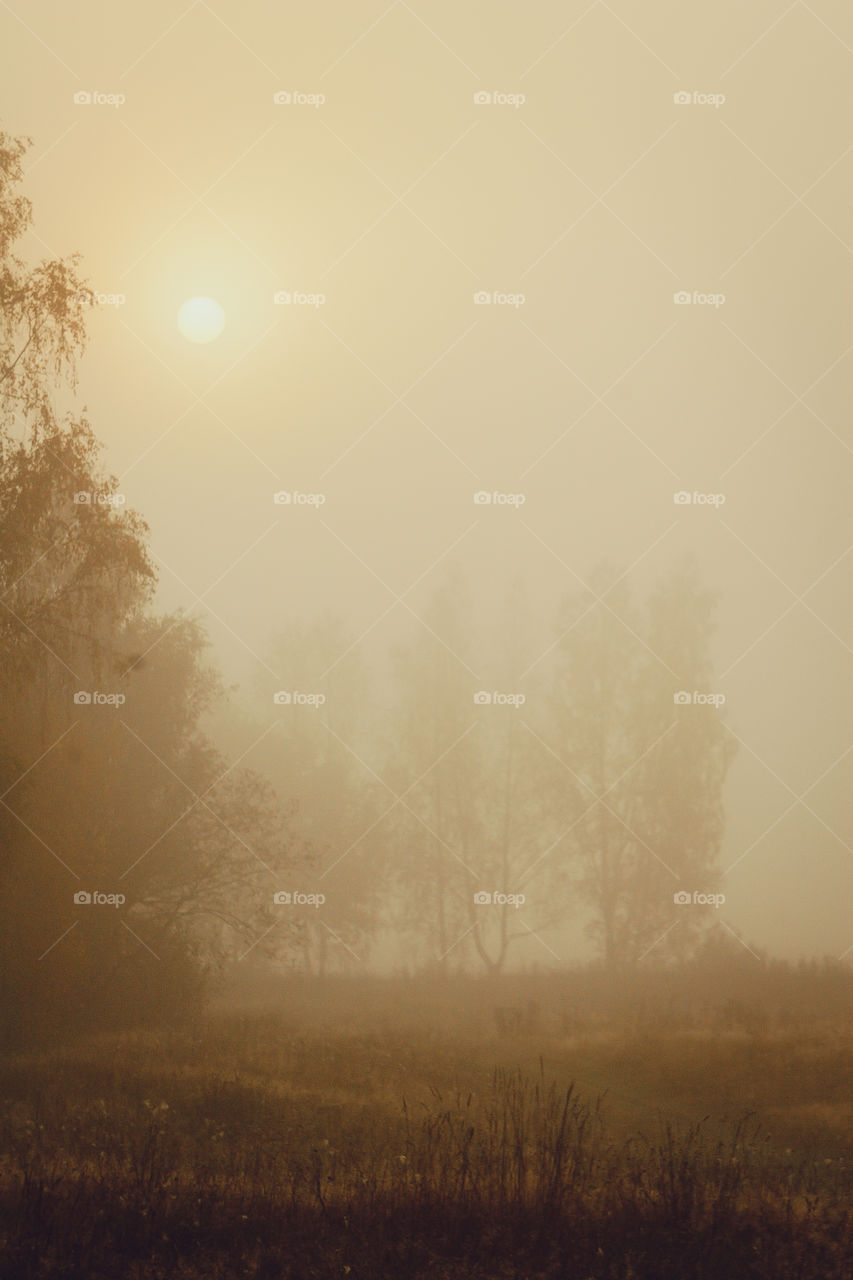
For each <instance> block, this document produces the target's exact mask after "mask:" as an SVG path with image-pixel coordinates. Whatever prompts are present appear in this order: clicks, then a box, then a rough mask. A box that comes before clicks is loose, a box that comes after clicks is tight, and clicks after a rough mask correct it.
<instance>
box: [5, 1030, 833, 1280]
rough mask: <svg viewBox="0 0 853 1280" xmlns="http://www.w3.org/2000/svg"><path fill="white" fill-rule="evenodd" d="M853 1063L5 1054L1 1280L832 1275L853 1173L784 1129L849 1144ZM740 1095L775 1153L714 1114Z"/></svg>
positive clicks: (630, 1051) (240, 1044) (337, 1045)
mask: <svg viewBox="0 0 853 1280" xmlns="http://www.w3.org/2000/svg"><path fill="white" fill-rule="evenodd" d="M850 1058H851V1048H850V1046H849V1045H847V1046H846V1048H845V1047H844V1046H843V1045H839V1044H838V1043H834V1044H830V1043H829V1042H827V1043H826V1044H824V1046H823V1049H816V1048H815V1044H814V1042H812V1041H811V1040H808V1041H807V1040H805V1039H802V1038H801V1039H797V1037H789V1039H788V1040H787V1041H784V1040H782V1039H780V1037H778V1036H775V1037H769V1038H764V1039H762V1038H753V1039H752V1040H749V1039H744V1038H741V1039H740V1040H736V1039H728V1040H719V1039H718V1040H716V1041H715V1040H706V1041H705V1042H701V1040H700V1039H699V1038H697V1037H696V1036H695V1035H693V1036H686V1035H675V1036H670V1037H666V1036H656V1037H654V1038H648V1037H647V1038H642V1037H640V1038H634V1039H629V1040H626V1039H617V1038H614V1037H613V1036H611V1037H610V1038H609V1039H606V1040H605V1039H602V1038H601V1037H599V1038H598V1040H597V1041H596V1042H593V1041H590V1042H583V1041H580V1042H577V1043H575V1044H574V1045H573V1046H572V1045H568V1044H566V1043H565V1042H564V1041H562V1040H559V1039H555V1038H554V1037H548V1036H543V1037H542V1038H541V1040H540V1041H539V1042H538V1043H527V1042H522V1041H512V1042H511V1043H509V1044H501V1043H499V1042H497V1041H496V1040H495V1039H494V1038H492V1039H485V1040H483V1039H479V1038H477V1037H475V1036H473V1035H471V1036H469V1037H467V1038H458V1037H457V1038H456V1039H454V1040H449V1039H446V1040H441V1039H440V1038H438V1037H437V1036H436V1034H435V1033H434V1032H432V1033H429V1034H424V1035H423V1036H422V1037H420V1038H419V1037H417V1036H413V1035H412V1034H411V1033H409V1032H405V1033H402V1032H393V1031H390V1030H386V1031H374V1032H369V1033H366V1032H364V1031H362V1032H361V1033H360V1034H355V1033H353V1032H347V1031H340V1030H338V1031H335V1030H332V1029H331V1028H329V1027H320V1026H317V1027H314V1028H313V1029H310V1030H303V1031H297V1030H295V1029H294V1028H293V1026H287V1025H286V1024H285V1023H284V1022H283V1021H282V1020H281V1019H280V1018H278V1017H275V1016H271V1015H266V1016H256V1017H253V1018H235V1017H231V1018H226V1017H220V1018H218V1019H215V1020H213V1021H211V1022H210V1023H209V1025H208V1026H207V1027H206V1028H204V1029H202V1030H200V1031H199V1033H198V1034H196V1035H194V1036H192V1035H188V1034H181V1033H177V1032H171V1033H151V1032H146V1033H139V1034H134V1035H125V1036H122V1037H120V1038H119V1037H116V1038H109V1037H101V1038H98V1039H93V1040H89V1041H88V1042H80V1043H79V1044H77V1045H75V1046H71V1047H68V1048H65V1049H64V1050H62V1051H58V1052H56V1053H53V1054H43V1055H40V1056H29V1057H23V1056H21V1057H11V1058H8V1059H7V1060H6V1062H5V1064H4V1066H3V1068H2V1073H0V1096H2V1098H3V1099H4V1100H5V1104H6V1105H5V1108H4V1110H5V1120H4V1126H3V1144H2V1145H3V1164H2V1201H0V1202H2V1210H3V1221H4V1223H5V1224H6V1225H5V1229H4V1235H3V1240H2V1252H0V1274H2V1275H3V1277H4V1280H6V1278H8V1280H24V1277H27V1280H29V1278H30V1277H41V1276H44V1277H57V1278H58V1277H68V1278H70V1277H87V1280H88V1278H91V1280H97V1278H98V1277H119V1276H121V1277H125V1276H128V1277H143V1276H144V1277H146V1278H151V1280H156V1278H159V1277H164V1278H165V1277H179V1278H186V1280H201V1277H204V1278H205V1280H217V1278H220V1277H221V1278H222V1280H224V1278H225V1277H237V1276H246V1277H257V1278H258V1280H262V1278H265V1280H274V1278H276V1277H289V1278H292V1280H296V1278H297V1277H301V1278H307V1277H318V1278H319V1277H323V1278H324V1280H325V1278H326V1277H332V1276H335V1277H341V1276H350V1277H370V1278H371V1280H383V1278H384V1277H394V1280H398V1278H399V1277H401V1276H405V1277H407V1278H409V1277H412V1278H414V1277H430V1278H433V1277H434V1278H436V1280H438V1278H439V1277H450V1276H469V1277H495V1278H496V1280H498V1278H503V1277H507V1278H508V1277H522V1276H524V1277H530V1278H531V1280H533V1278H534V1277H536V1278H541V1280H545V1278H546V1277H548V1278H550V1277H554V1278H555V1280H556V1277H560V1278H561V1280H563V1278H564V1277H571V1276H578V1277H579V1278H580V1280H592V1278H595V1280H598V1278H599V1277H602V1278H603V1277H614V1278H615V1277H620V1280H622V1278H626V1280H627V1278H628V1277H633V1280H645V1278H646V1277H648V1278H649V1280H651V1278H652V1277H654V1280H663V1278H665V1277H673V1278H675V1277H678V1278H679V1280H681V1277H704V1278H707V1280H711V1278H712V1277H718V1276H719V1277H723V1276H725V1277H727V1280H728V1278H729V1277H738V1278H740V1277H743V1278H748V1277H755V1278H756V1280H758V1278H764V1277H771V1276H772V1277H773V1280H785V1277H794V1276H796V1277H799V1278H801V1280H812V1278H814V1280H818V1278H819V1280H834V1278H837V1280H842V1277H844V1278H845V1280H846V1278H847V1277H849V1276H850V1275H851V1274H853V1245H851V1232H850V1223H851V1218H850V1210H849V1208H848V1205H849V1202H850V1179H849V1175H848V1174H847V1172H846V1169H847V1165H846V1163H845V1161H844V1159H843V1158H842V1157H841V1156H839V1155H835V1156H833V1157H826V1156H823V1155H820V1154H818V1153H817V1152H816V1151H815V1150H808V1149H806V1148H804V1146H803V1145H802V1143H801V1142H799V1141H797V1140H795V1138H794V1137H793V1136H792V1135H795V1134H798V1133H799V1134H801V1136H804V1137H806V1139H807V1143H810V1142H811V1140H812V1137H813V1131H814V1130H816V1128H817V1127H818V1122H819V1127H820V1132H821V1135H822V1140H823V1141H826V1140H828V1137H827V1135H828V1134H832V1135H833V1136H832V1141H835V1142H836V1145H841V1146H843V1144H844V1142H845V1141H846V1140H847V1137H848V1136H849V1124H850V1108H849V1104H847V1103H846V1100H845V1098H844V1094H845V1090H846V1088H847V1082H849V1078H850V1075H849V1072H850ZM496 1059H498V1062H497V1065H495V1062H496ZM804 1062H809V1063H810V1069H811V1077H810V1079H811V1089H812V1092H814V1090H815V1089H816V1088H820V1089H821V1090H822V1091H823V1096H824V1099H825V1102H824V1103H823V1104H822V1105H823V1107H824V1110H823V1111H819V1110H816V1109H815V1108H816V1107H817V1106H818V1103H817V1101H816V1099H815V1098H813V1097H812V1098H809V1097H807V1096H806V1095H808V1093H809V1084H808V1079H806V1078H803V1063H804ZM573 1077H574V1078H576V1079H577V1080H578V1081H583V1083H580V1084H579V1083H573ZM738 1080H740V1084H741V1094H742V1093H743V1092H744V1081H752V1082H753V1085H754V1090H755V1091H757V1092H760V1094H761V1097H760V1098H759V1100H758V1101H759V1106H758V1107H757V1108H755V1107H753V1108H750V1109H752V1110H756V1109H757V1110H759V1112H760V1111H761V1110H762V1108H764V1110H766V1111H767V1112H768V1113H772V1114H773V1117H774V1120H775V1125H774V1132H773V1133H771V1134H770V1135H769V1136H768V1134H767V1133H766V1132H765V1131H764V1129H763V1127H762V1125H761V1122H760V1119H759V1118H756V1117H752V1118H744V1117H743V1115H742V1112H743V1110H744V1109H745V1108H744V1107H743V1105H742V1099H741V1100H740V1104H739V1106H738V1108H737V1109H734V1110H733V1109H732V1108H731V1106H730V1102H731V1100H732V1099H731V1097H730V1094H731V1093H732V1092H736V1086H737V1081H738ZM596 1083H597V1084H598V1088H599V1090H600V1089H602V1088H605V1087H607V1088H609V1090H610V1092H609V1094H608V1096H607V1097H606V1098H605V1101H604V1102H603V1103H602V1102H601V1100H600V1099H598V1098H597V1097H596V1090H595V1088H590V1087H589V1086H590V1085H595V1084H596ZM794 1086H796V1087H795V1088H794ZM786 1088H791V1089H794V1092H795V1093H796V1097H794V1098H793V1099H792V1106H791V1108H790V1109H788V1108H787V1107H786V1105H783V1102H784V1100H785V1099H786V1097H787V1094H786V1092H785V1089H786ZM697 1103H699V1104H701V1105H699V1106H698V1109H697V1106H696V1104H697ZM635 1104H636V1105H635ZM658 1106H661V1113H660V1114H659V1115H658V1114H656V1111H657V1109H658ZM774 1109H775V1111H774ZM738 1111H739V1112H740V1113H741V1114H740V1118H738ZM667 1113H669V1118H667ZM673 1117H675V1118H673ZM727 1117H728V1118H727ZM835 1122H837V1125H836V1127H835V1128H833V1124H835Z"/></svg>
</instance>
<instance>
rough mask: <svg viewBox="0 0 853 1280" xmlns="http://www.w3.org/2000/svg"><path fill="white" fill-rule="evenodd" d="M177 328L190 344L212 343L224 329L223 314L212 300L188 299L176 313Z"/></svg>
mask: <svg viewBox="0 0 853 1280" xmlns="http://www.w3.org/2000/svg"><path fill="white" fill-rule="evenodd" d="M178 328H179V329H180V331H181V333H182V334H183V335H184V337H185V338H188V339H189V341H190V342H213V340H214V338H218V337H219V335H220V333H221V332H222V330H223V329H224V328H225V312H224V311H223V310H222V308H221V307H220V305H219V303H218V302H217V301H216V300H215V299H214V298H189V299H188V300H187V301H186V302H185V303H184V305H183V306H182V307H181V309H180V311H179V312H178Z"/></svg>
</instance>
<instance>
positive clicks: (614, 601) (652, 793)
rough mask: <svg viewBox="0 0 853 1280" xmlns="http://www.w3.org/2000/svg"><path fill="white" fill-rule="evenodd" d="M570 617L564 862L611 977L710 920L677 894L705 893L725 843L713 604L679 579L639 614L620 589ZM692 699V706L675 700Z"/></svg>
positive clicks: (681, 945) (561, 683)
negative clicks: (696, 699) (680, 902)
mask: <svg viewBox="0 0 853 1280" xmlns="http://www.w3.org/2000/svg"><path fill="white" fill-rule="evenodd" d="M609 580H611V575H609V574H607V572H606V571H604V570H601V571H599V573H598V574H597V576H596V579H595V582H594V583H593V587H594V591H593V592H582V593H580V594H578V595H577V596H575V597H574V598H572V599H570V600H568V601H567V602H566V604H565V607H564V610H563V614H562V617H561V618H560V622H559V630H560V633H561V634H562V639H561V640H560V643H559V644H558V646H557V649H556V659H557V675H556V687H555V701H554V714H553V718H552V732H553V746H554V749H555V751H556V753H557V755H558V756H559V758H560V759H561V760H562V761H563V763H564V764H565V765H566V766H567V769H566V771H565V772H564V774H563V777H562V783H561V792H562V794H561V797H560V800H561V804H562V805H563V807H564V805H565V800H566V798H567V797H568V799H569V802H570V803H569V811H570V812H572V813H573V814H574V821H573V824H572V826H571V829H570V831H569V834H568V835H567V837H566V843H565V847H564V848H563V850H562V854H561V856H562V857H563V858H564V860H565V861H566V865H567V866H568V867H570V868H571V869H572V874H573V876H574V879H575V881H576V884H577V888H578V891H579V893H580V895H581V897H582V899H583V900H584V901H585V902H586V904H587V906H588V907H589V908H591V910H592V915H593V919H592V922H591V925H590V929H591V932H592V935H593V936H594V937H595V939H596V940H597V942H598V944H599V946H600V948H601V952H602V955H603V957H604V959H605V961H606V962H607V964H608V965H609V966H611V967H618V966H620V965H626V964H633V963H635V962H636V961H637V960H638V959H640V958H641V957H642V956H643V955H645V954H647V953H648V952H650V951H651V950H652V949H653V948H655V949H657V948H660V950H659V951H657V950H656V954H663V955H665V954H667V953H672V952H683V951H685V950H686V949H688V948H689V946H690V944H691V940H692V939H693V938H694V937H695V935H696V932H697V929H698V928H699V926H700V925H701V923H703V922H705V921H706V919H707V908H706V909H705V910H704V912H703V909H702V908H701V907H691V908H690V909H689V910H687V909H680V908H679V907H678V906H677V905H676V904H675V902H674V894H675V893H676V892H678V891H680V890H686V891H688V892H690V893H691V894H692V892H693V891H699V892H702V893H706V892H710V891H711V890H712V889H713V888H714V886H715V884H716V881H717V877H718V874H719V873H718V870H717V867H716V859H717V856H718V852H719V847H720V841H721V838H722V833H723V810H722V787H723V783H724V780H725V777H726V773H727V771H728V767H729V765H730V763H731V760H732V758H733V754H734V752H733V745H732V740H731V736H730V735H729V734H728V733H727V732H726V729H725V727H724V725H723V721H722V712H721V711H720V710H719V708H717V707H715V706H713V705H710V704H707V703H703V704H694V703H693V694H694V692H699V693H701V694H707V693H712V692H714V690H713V687H712V677H711V666H710V660H709V653H708V645H709V640H710V636H711V633H712V623H711V617H712V603H713V602H712V598H711V596H710V595H709V593H708V592H707V591H705V590H704V589H703V588H702V587H701V586H700V585H699V583H698V581H697V575H696V573H695V570H693V569H692V568H690V567H686V568H682V569H680V570H679V571H677V572H676V573H675V574H673V575H672V576H671V577H670V578H669V579H668V580H667V581H666V582H664V584H663V585H662V586H661V587H660V588H659V590H658V591H657V592H656V593H655V594H654V595H653V596H652V598H651V599H650V600H649V602H648V604H647V606H646V608H645V609H643V608H641V607H640V606H638V605H637V604H636V603H635V602H634V601H633V600H632V598H631V595H630V593H629V591H628V589H627V587H626V586H625V585H624V584H619V585H618V586H617V587H616V588H615V590H612V591H609V592H608V595H607V603H606V605H605V604H602V603H598V602H597V601H596V595H598V596H602V594H603V592H604V590H605V588H606V586H607V585H608V582H609ZM681 691H687V692H689V694H690V698H691V702H690V705H679V704H678V703H677V702H676V701H675V698H676V695H677V694H678V693H679V692H681Z"/></svg>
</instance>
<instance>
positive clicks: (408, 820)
mask: <svg viewBox="0 0 853 1280" xmlns="http://www.w3.org/2000/svg"><path fill="white" fill-rule="evenodd" d="M517 610H518V600H517V599H516V598H515V595H514V592H513V590H510V592H509V598H508V601H507V614H508V617H507V618H506V620H505V625H504V626H503V628H502V629H501V631H500V635H499V636H498V637H497V638H495V637H493V647H496V648H497V650H498V656H499V658H500V659H501V661H500V663H499V666H500V667H501V668H502V669H503V670H504V671H505V672H506V684H507V686H508V687H507V688H506V689H504V690H502V691H501V692H508V693H513V692H519V691H518V690H516V689H515V688H514V685H513V678H514V673H517V672H518V670H519V668H520V666H521V663H520V661H519V653H518V651H517V648H516V638H515V636H514V634H513V631H514V628H513V625H512V617H513V614H514V612H516V611H517ZM423 616H424V621H425V623H426V627H421V628H420V629H419V630H418V631H417V633H416V635H415V637H414V639H413V640H412V641H411V643H410V644H409V645H408V646H403V647H401V648H400V649H399V651H398V653H397V663H396V669H395V670H396V676H397V691H396V702H395V709H394V712H393V714H392V719H391V723H392V726H393V734H392V741H391V742H390V743H389V750H390V753H391V754H390V758H389V766H388V767H389V776H390V777H392V778H393V780H394V783H395V789H397V790H398V792H403V793H406V794H405V797H404V798H405V806H401V807H400V808H399V809H398V810H397V814H396V832H395V849H396V857H395V867H394V874H395V879H396V884H397V887H398V900H399V901H400V902H401V904H403V905H402V917H401V923H402V924H403V925H404V927H405V928H407V930H408V931H409V932H410V933H411V934H412V935H413V936H414V937H415V938H416V939H417V940H418V942H419V943H420V945H421V947H422V948H423V949H424V950H425V954H426V955H427V956H429V958H430V960H431V962H432V963H433V964H435V965H437V966H438V968H439V969H440V970H442V971H444V970H446V969H447V968H449V967H457V966H458V965H459V964H460V963H462V962H466V961H468V960H470V959H472V958H473V959H474V960H475V961H476V962H477V963H478V964H482V965H483V967H484V968H485V969H486V970H487V971H488V972H497V971H500V970H501V969H503V968H504V966H505V965H506V963H507V960H508V959H509V957H510V955H511V953H512V951H513V949H514V947H515V944H516V943H517V942H518V941H519V940H522V939H524V940H527V941H529V939H530V937H531V934H541V933H542V932H543V931H545V930H548V929H551V928H552V927H553V926H554V925H556V924H558V923H561V922H563V921H564V920H565V918H566V916H567V914H568V912H569V909H570V905H569V903H570V899H569V894H568V891H567V887H566V886H565V884H561V883H560V882H559V881H558V878H557V877H556V876H555V875H554V874H553V868H552V866H551V865H550V864H549V865H548V866H546V867H545V868H544V869H543V870H542V873H541V874H540V875H539V877H538V879H537V881H536V882H535V883H534V884H533V885H532V886H530V887H528V888H527V889H526V891H525V892H524V895H523V896H524V898H525V901H524V903H523V904H522V905H519V903H520V896H521V894H522V881H523V880H524V878H525V876H526V874H527V872H528V870H529V868H530V867H531V866H532V865H534V864H536V863H537V862H538V860H539V857H540V854H541V853H542V850H543V849H544V848H546V847H547V845H548V841H549V838H550V836H551V835H553V834H554V821H553V816H552V814H551V813H550V812H549V810H548V808H547V805H546V804H545V803H544V801H545V798H546V797H547V795H548V793H549V786H548V783H547V781H546V780H547V779H549V778H553V776H554V772H555V763H554V761H553V759H552V758H551V757H550V755H549V753H548V752H547V751H546V750H545V749H543V748H542V746H541V744H540V743H539V742H538V741H537V740H536V738H535V737H534V736H533V735H531V734H530V733H529V732H528V730H527V729H526V728H525V727H524V725H523V723H522V718H523V712H522V710H521V706H520V705H519V706H516V705H512V704H506V705H495V704H492V703H490V704H484V705H483V704H481V705H478V704H477V703H475V701H474V696H475V694H477V693H479V692H480V690H478V689H477V688H476V684H475V682H474V679H473V677H472V674H471V672H470V671H469V670H468V669H467V667H466V665H465V664H464V660H463V659H462V655H463V654H465V653H469V652H470V649H471V641H472V638H473V636H474V618H473V610H472V608H471V605H470V592H469V591H468V588H467V586H466V583H465V582H464V580H463V579H462V577H461V576H460V575H456V576H451V577H448V578H447V579H446V580H445V581H444V582H443V583H442V584H441V585H440V586H439V587H438V588H437V589H436V591H435V592H434V594H433V596H432V598H431V599H430V601H429V604H428V606H427V608H426V609H425V610H424V615H423ZM485 692H487V693H488V694H489V697H491V695H492V693H493V690H486V691H485ZM551 785H552V789H553V786H555V785H556V784H555V781H554V782H552V784H551ZM482 895H487V896H488V901H484V900H482Z"/></svg>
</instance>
